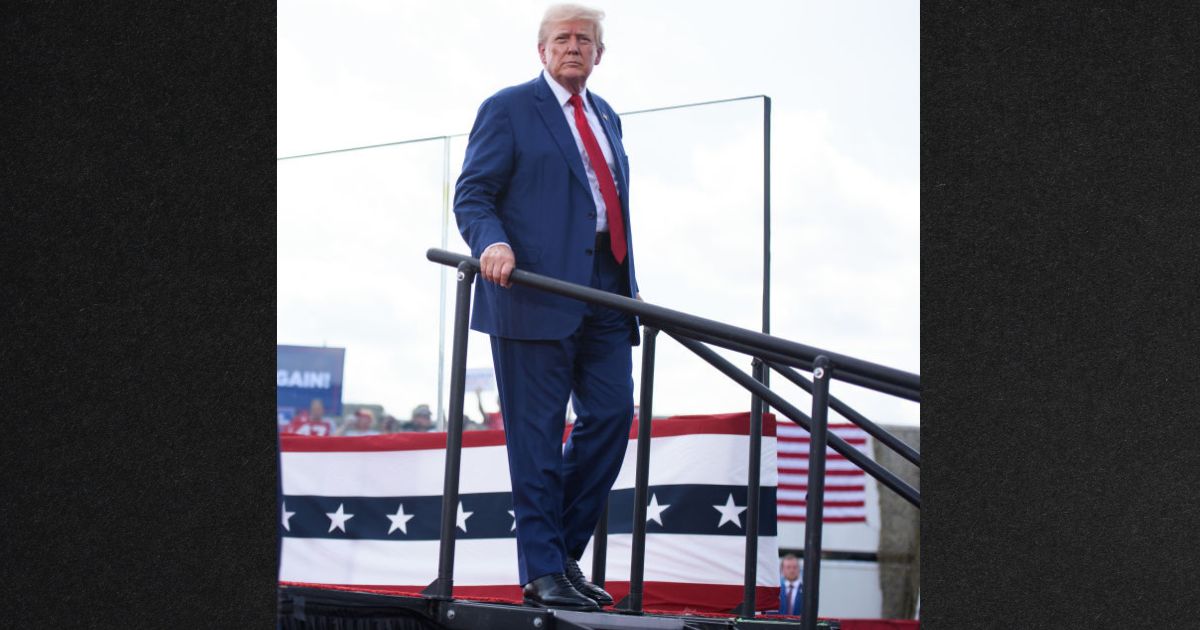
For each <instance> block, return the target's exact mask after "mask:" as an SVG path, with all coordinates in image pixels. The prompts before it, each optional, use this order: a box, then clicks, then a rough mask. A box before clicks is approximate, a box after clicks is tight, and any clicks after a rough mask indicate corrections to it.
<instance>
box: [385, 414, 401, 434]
mask: <svg viewBox="0 0 1200 630" xmlns="http://www.w3.org/2000/svg"><path fill="white" fill-rule="evenodd" d="M403 426H404V423H403V422H401V421H400V419H399V418H397V417H396V416H393V415H392V414H390V413H387V414H384V415H383V417H382V418H380V419H379V433H380V434H387V433H399V432H400V431H401V430H402V428H403Z"/></svg>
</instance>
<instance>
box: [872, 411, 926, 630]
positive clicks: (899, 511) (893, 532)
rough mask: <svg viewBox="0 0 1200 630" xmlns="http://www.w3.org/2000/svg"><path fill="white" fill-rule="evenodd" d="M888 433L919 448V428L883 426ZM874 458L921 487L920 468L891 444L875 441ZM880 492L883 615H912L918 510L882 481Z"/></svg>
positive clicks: (916, 584)
mask: <svg viewBox="0 0 1200 630" xmlns="http://www.w3.org/2000/svg"><path fill="white" fill-rule="evenodd" d="M884 428H885V429H887V431H888V432H889V433H891V434H892V435H895V436H896V437H898V438H900V440H901V441H902V442H904V443H905V444H908V445H909V446H911V447H913V448H915V449H917V450H918V451H920V450H921V428H920V427H911V426H886V427H884ZM874 447H875V461H877V462H879V463H880V464H881V465H882V466H883V467H884V468H887V469H888V470H890V471H892V472H894V473H896V474H897V475H898V476H899V477H900V478H901V479H903V480H904V481H905V482H906V483H908V484H910V485H912V486H913V487H914V488H916V489H917V490H920V489H921V471H920V469H918V468H917V467H916V466H914V465H912V464H911V463H909V462H908V460H906V459H904V458H903V457H900V456H899V455H897V454H896V453H894V452H893V451H892V450H891V449H890V448H887V447H886V446H882V445H881V444H879V443H878V441H875V444H874ZM874 485H877V486H878V492H879V516H880V525H881V526H880V528H879V587H880V590H881V591H882V594H883V602H882V616H883V617H884V618H888V619H912V618H913V617H914V616H915V615H916V611H917V598H918V596H919V595H920V589H921V512H920V510H918V509H917V508H915V507H913V506H912V504H910V503H908V502H907V501H905V500H904V499H902V498H900V497H899V496H897V495H896V493H894V492H892V491H891V490H890V489H888V488H885V487H884V486H883V485H882V484H878V482H876V484H874Z"/></svg>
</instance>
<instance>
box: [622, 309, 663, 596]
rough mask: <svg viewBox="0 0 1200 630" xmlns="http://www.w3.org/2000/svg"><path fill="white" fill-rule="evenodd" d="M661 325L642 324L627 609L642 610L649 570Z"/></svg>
mask: <svg viewBox="0 0 1200 630" xmlns="http://www.w3.org/2000/svg"><path fill="white" fill-rule="evenodd" d="M657 337H658V329H657V328H654V327H651V326H643V327H642V397H641V404H640V405H639V408H638V443H637V473H636V475H635V477H634V486H633V544H632V551H631V554H630V559H629V595H628V597H626V599H625V605H624V606H623V607H622V608H623V609H624V610H628V611H630V612H636V613H640V612H642V589H643V586H644V578H645V572H646V510H647V508H648V507H649V506H648V505H647V501H648V500H649V499H648V498H647V495H648V494H649V493H650V491H649V488H648V486H649V484H650V423H651V422H652V420H653V418H654V409H653V403H654V343H655V340H656V339H657Z"/></svg>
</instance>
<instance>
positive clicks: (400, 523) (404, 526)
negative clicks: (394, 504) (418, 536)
mask: <svg viewBox="0 0 1200 630" xmlns="http://www.w3.org/2000/svg"><path fill="white" fill-rule="evenodd" d="M386 516H387V517H388V520H390V521H391V522H392V526H391V527H389V528H388V533H389V534H390V533H392V532H394V531H396V530H397V529H398V530H400V531H401V532H403V533H405V534H407V533H408V522H409V521H411V520H412V518H413V516H414V515H413V514H405V513H404V504H403V503H401V504H400V507H399V509H397V510H396V513H395V514H387V515H386Z"/></svg>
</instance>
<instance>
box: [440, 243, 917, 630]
mask: <svg viewBox="0 0 1200 630" xmlns="http://www.w3.org/2000/svg"><path fill="white" fill-rule="evenodd" d="M425 255H426V258H428V259H429V260H431V261H433V262H436V263H440V264H443V265H449V266H456V267H457V268H458V285H457V291H456V296H455V300H456V304H455V322H454V348H453V362H452V366H451V379H450V417H449V418H448V420H449V421H450V422H449V426H447V441H446V449H447V454H446V474H445V479H444V482H445V485H444V488H443V498H442V501H443V503H442V527H441V548H440V553H439V560H438V562H439V564H438V578H437V579H436V580H435V581H434V582H433V583H431V584H430V585H429V587H428V588H426V590H425V591H424V592H425V593H426V594H427V595H430V596H432V597H433V598H435V599H440V600H449V599H452V594H453V584H454V582H453V571H454V546H455V532H454V528H455V515H454V510H455V507H456V506H457V501H458V490H459V488H458V481H459V467H460V465H461V459H460V458H461V454H460V452H461V449H462V399H463V396H464V395H465V384H464V371H465V365H466V347H467V318H468V311H469V310H470V290H471V286H472V284H473V283H474V281H475V277H476V274H478V273H479V270H480V267H479V261H478V260H477V259H475V258H471V257H469V256H465V255H462V254H457V253H454V252H450V251H447V250H444V249H437V248H431V249H429V250H428V251H427V252H426V254H425ZM510 281H511V282H512V283H514V284H521V285H525V286H529V287H533V288H537V289H541V290H543V291H548V292H550V293H555V294H558V295H563V296H566V297H569V298H574V299H577V300H581V301H584V302H588V303H593V304H599V305H601V306H607V307H609V308H614V309H617V310H620V311H623V312H626V313H630V314H633V315H637V316H639V317H641V318H642V323H643V324H644V327H645V341H646V344H645V347H644V348H643V354H642V379H643V381H642V382H643V387H642V406H641V409H642V412H643V414H644V417H642V418H640V422H639V426H638V449H637V462H636V482H635V488H634V496H635V499H634V502H635V505H634V522H633V541H632V542H633V545H632V554H633V557H632V558H631V563H630V591H629V596H628V597H627V598H626V599H625V600H623V601H622V602H621V603H620V604H618V607H624V608H626V609H627V610H629V611H630V612H638V613H640V612H641V603H642V601H641V600H642V586H643V577H644V556H645V535H646V529H645V512H646V497H645V495H646V494H647V491H648V488H647V486H648V485H649V452H650V448H649V442H650V439H649V438H650V421H651V418H652V416H651V413H652V412H651V405H652V404H653V393H652V391H653V383H654V378H653V374H654V342H655V337H656V335H657V333H658V328H662V329H663V330H664V332H666V333H667V334H669V335H670V336H671V337H672V338H674V339H675V340H676V341H678V342H679V343H680V344H681V345H683V346H684V347H686V348H688V349H689V350H691V351H692V352H693V353H695V354H697V355H698V356H700V357H701V358H703V359H704V360H705V361H707V362H708V363H710V364H711V365H713V366H714V367H716V368H717V369H718V370H719V371H721V372H722V373H724V374H725V375H726V376H728V377H729V378H731V379H733V380H734V381H735V382H737V383H738V384H740V385H742V386H743V387H745V388H746V389H748V390H749V391H750V392H751V394H752V395H753V398H752V399H751V422H750V452H749V466H750V472H751V474H750V476H749V479H748V484H747V493H748V494H747V497H748V501H747V511H748V514H747V527H746V558H745V560H746V567H745V578H744V579H745V581H744V590H743V599H742V603H741V605H740V606H739V607H738V608H737V609H736V610H735V612H737V613H739V614H741V615H742V616H748V617H753V616H754V614H755V609H756V601H755V600H756V597H755V593H756V581H757V580H756V566H757V564H756V563H757V555H758V554H757V537H758V526H757V524H758V515H759V514H758V513H759V506H758V500H757V499H758V493H759V483H758V482H759V479H758V474H757V473H758V471H759V468H760V465H759V455H760V453H759V451H760V450H761V446H760V445H761V439H762V413H763V405H764V403H765V404H770V405H771V406H773V407H775V408H776V409H778V410H779V411H780V412H782V413H783V415H785V416H786V417H788V418H789V419H791V420H792V421H793V422H795V423H796V424H799V425H800V426H802V427H804V428H805V429H806V430H808V431H809V433H810V435H811V438H812V439H811V440H810V442H809V472H808V491H809V500H808V502H807V505H808V509H807V520H806V524H807V526H806V527H805V545H804V549H805V551H804V555H805V558H806V560H808V561H807V562H805V567H804V584H805V592H804V615H803V617H802V620H801V623H802V626H803V628H805V630H809V629H814V630H815V628H816V627H817V618H818V615H817V606H818V602H819V598H818V595H819V588H820V556H821V553H820V552H821V530H822V524H823V510H824V508H823V499H824V492H825V479H824V476H825V473H824V471H825V459H826V457H825V450H826V446H827V445H828V447H829V448H832V449H833V450H835V451H837V452H838V453H841V454H842V455H844V456H845V457H846V458H847V459H848V460H850V461H852V462H853V463H854V464H855V465H857V466H858V467H859V468H861V469H862V470H863V471H864V472H866V473H868V474H870V475H871V476H873V477H875V478H876V479H878V480H879V481H880V482H881V483H882V484H883V485H885V486H887V487H888V488H889V489H891V490H892V491H894V492H896V493H897V494H898V495H900V496H901V497H902V498H904V499H905V500H907V501H908V502H910V503H912V504H913V505H914V506H916V507H917V508H920V505H921V503H920V501H921V497H920V492H919V491H917V490H916V489H915V488H913V487H912V486H910V485H908V484H907V483H905V482H904V481H903V480H901V479H900V478H899V477H898V476H897V475H895V474H893V473H892V472H891V471H889V470H887V469H886V468H884V467H883V466H881V465H879V464H878V463H876V462H875V461H873V460H871V459H869V458H868V457H866V456H865V455H863V454H862V453H861V452H859V451H858V450H857V449H855V448H854V447H852V446H850V445H849V444H847V443H846V442H845V441H844V440H842V439H841V438H839V437H838V436H837V435H834V434H831V433H829V432H828V418H827V415H828V410H829V408H830V407H831V406H832V407H833V408H834V409H835V410H836V411H839V412H841V413H843V415H845V416H846V417H847V418H848V419H849V420H850V421H851V422H853V423H855V424H856V425H858V426H860V427H862V428H863V429H864V430H866V431H868V433H870V434H871V435H873V436H876V437H877V439H879V440H880V441H881V442H882V443H883V444H884V446H887V447H888V448H890V449H892V450H894V451H897V452H899V453H900V454H901V455H902V456H903V457H905V459H908V460H909V461H911V462H913V463H914V464H916V465H918V466H919V465H920V453H917V452H916V451H915V450H914V449H911V448H910V447H908V446H907V445H904V444H903V443H902V442H900V441H899V440H897V439H895V437H894V436H892V435H891V434H890V433H887V431H885V430H884V429H882V428H881V427H879V426H878V425H875V424H874V423H872V422H870V421H869V420H867V419H866V418H865V417H863V416H862V415H861V414H859V413H858V412H856V411H854V410H853V409H850V408H849V406H847V405H845V404H844V403H842V402H841V401H839V400H837V399H834V398H832V397H831V396H830V395H829V383H830V381H831V380H833V379H839V380H842V381H845V382H847V383H852V384H855V385H859V386H862V387H866V388H868V389H872V390H875V391H879V392H883V393H886V394H890V395H893V396H899V397H901V398H907V399H909V400H914V401H917V402H919V401H920V391H921V381H920V377H919V376H918V375H916V374H911V373H908V372H903V371H901V370H896V369H894V368H889V367H887V366H883V365H879V364H875V363H870V362H868V361H863V360H861V359H856V358H854V357H849V356H845V355H841V354H837V353H834V352H829V351H826V350H821V349H819V348H813V347H811V346H806V345H803V344H799V343H795V342H792V341H788V340H785V339H780V338H778V337H772V336H770V335H767V334H763V333H759V332H755V331H752V330H747V329H744V328H738V327H736V326H730V325H729V324H725V323H722V322H718V321H714V320H710V319H705V318H702V317H697V316H695V315H691V314H689V313H684V312H681V311H675V310H672V309H668V308H663V307H661V306H655V305H653V304H647V303H645V302H642V301H641V300H635V299H631V298H627V297H624V296H620V295H616V294H613V293H607V292H604V291H599V290H596V289H592V288H590V287H585V286H582V285H578V284H574V283H571V282H566V281H563V280H558V279H555V278H550V277H547V276H542V275H539V274H535V273H531V272H528V271H525V270H522V269H514V270H513V271H512V274H511V275H510ZM701 342H704V343H711V344H713V345H718V346H723V347H726V348H730V349H733V350H736V351H738V352H743V353H746V354H749V355H751V356H753V357H754V358H755V362H754V374H753V376H751V375H748V374H746V373H745V372H742V371H741V370H739V369H737V368H736V367H735V366H734V365H733V364H732V363H730V362H729V361H728V360H726V359H725V358H723V357H721V356H719V355H718V354H717V353H716V352H714V351H713V350H712V349H711V348H708V347H707V346H706V345H704V343H701ZM788 366H791V367H800V368H802V369H806V370H809V371H811V372H812V374H813V379H814V380H813V382H811V383H809V382H807V381H806V380H805V379H803V378H802V377H800V376H799V375H798V374H795V372H794V371H792V370H791V369H790V367H788ZM768 367H769V368H770V369H774V370H776V371H778V372H780V373H782V374H783V375H784V376H786V377H787V378H788V379H789V380H792V381H793V382H795V383H796V384H797V385H800V386H801V387H804V389H805V390H807V391H808V392H809V393H811V394H812V404H813V413H812V416H811V417H810V416H807V415H805V414H804V413H803V412H802V411H800V410H799V409H797V408H796V407H794V406H792V405H791V404H789V403H788V402H787V401H785V400H784V399H783V398H782V397H781V396H779V395H778V394H777V393H775V392H773V391H771V389H770V388H769V387H768V386H767V385H766V380H767V368H768ZM898 445H899V446H903V447H904V448H899V447H898ZM605 515H606V516H605V518H607V508H606V509H605ZM606 529H607V528H606V527H604V526H602V525H601V524H597V527H596V541H595V547H596V549H595V551H594V558H593V561H594V563H593V568H594V569H595V567H596V562H603V560H599V559H600V558H603V557H604V554H605V540H604V538H605V532H606ZM597 573H598V574H599V576H600V577H599V579H600V580H601V582H603V572H602V570H601V571H597Z"/></svg>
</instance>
